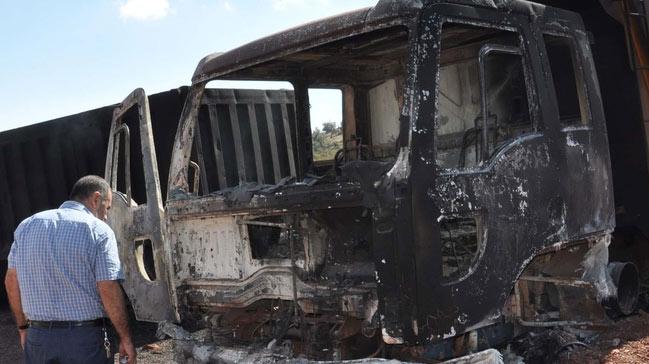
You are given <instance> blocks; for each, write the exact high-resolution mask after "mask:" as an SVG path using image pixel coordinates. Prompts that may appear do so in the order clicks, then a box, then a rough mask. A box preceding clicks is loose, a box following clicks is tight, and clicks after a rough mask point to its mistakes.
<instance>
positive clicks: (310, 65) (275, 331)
mask: <svg viewBox="0 0 649 364" xmlns="http://www.w3.org/2000/svg"><path fill="white" fill-rule="evenodd" d="M219 82H225V83H224V84H226V85H227V84H228V82H230V85H237V87H236V88H232V87H227V88H223V87H221V86H219ZM270 83H275V85H274V86H273V88H272V89H271V88H269V87H268V85H269V84H270ZM241 85H244V86H241ZM321 89H326V90H334V91H336V92H337V95H339V96H338V99H337V100H335V102H334V103H333V104H331V105H326V106H325V109H326V108H327V107H328V108H332V109H333V108H338V109H340V115H341V119H342V120H340V140H339V141H338V143H339V144H336V145H337V147H336V150H334V152H331V153H329V154H328V155H326V156H325V157H324V158H321V159H317V158H315V157H314V146H313V144H314V133H315V129H314V127H313V125H312V119H315V116H316V115H314V114H313V106H312V105H313V102H312V101H315V100H311V99H312V98H313V99H315V98H316V97H315V96H314V95H315V91H316V90H321ZM129 113H130V115H132V117H135V118H137V120H139V130H138V134H139V137H140V138H141V140H142V142H141V146H142V149H141V155H142V164H143V167H142V168H143V173H144V174H145V177H146V178H145V180H146V182H147V183H146V201H137V202H136V201H134V200H133V199H132V196H131V192H130V187H129V186H130V182H129V178H130V177H129V175H130V173H131V172H130V171H131V167H130V159H131V155H132V154H131V152H130V151H129V150H128V147H127V146H128V145H129V143H128V142H125V140H126V139H127V138H130V131H128V128H125V127H123V125H124V119H125V118H126V115H129ZM154 127H155V125H154V123H152V120H151V118H150V116H149V111H148V102H147V99H146V95H145V94H144V93H143V91H141V90H136V91H135V92H134V93H133V94H132V95H131V96H129V97H128V98H127V99H126V100H125V102H124V103H123V104H122V105H121V106H120V107H119V108H118V109H117V110H116V112H115V115H114V121H113V127H112V131H111V139H110V141H109V148H108V150H109V153H108V157H107V163H106V176H107V178H108V180H109V181H111V183H112V185H113V187H114V189H115V190H116V191H117V192H120V193H118V194H117V197H115V201H114V203H113V206H114V207H113V210H114V212H113V214H112V217H111V221H110V223H111V226H112V227H113V228H114V229H115V232H116V235H117V237H118V240H119V244H120V249H121V252H120V254H121V258H122V260H123V262H124V268H125V271H126V273H127V280H126V282H125V284H124V287H125V291H126V293H127V295H128V297H129V299H130V301H131V304H132V306H133V308H134V311H135V314H136V316H137V317H138V318H139V319H144V320H149V321H164V320H171V321H181V322H183V323H185V324H187V325H191V323H192V322H193V323H196V322H208V324H209V325H211V327H212V328H213V330H221V332H227V333H228V335H231V336H233V337H236V338H237V339H241V340H247V341H254V340H260V339H267V340H271V339H273V338H275V339H278V338H285V337H290V338H294V339H295V340H297V341H300V342H303V343H304V344H303V345H301V346H300V345H296V346H295V347H294V350H295V351H296V352H300V351H301V352H302V353H306V354H307V355H309V356H311V357H315V358H332V357H334V358H355V357H363V356H367V355H369V354H371V353H373V352H375V351H376V350H377V347H378V346H379V345H383V343H384V344H388V345H392V346H400V345H406V346H416V345H423V344H428V343H435V342H442V341H444V340H446V339H449V338H455V337H458V336H462V335H464V334H466V333H470V332H474V331H475V330H478V329H481V328H484V327H489V326H492V325H494V324H497V323H503V322H509V323H512V322H514V323H517V324H523V325H524V324H526V323H527V324H529V323H532V325H534V323H537V324H538V323H548V322H549V323H550V324H552V322H554V323H557V322H561V321H565V320H567V318H566V317H567V315H568V312H569V311H570V310H571V309H572V310H574V308H575V302H583V301H584V300H589V302H590V303H588V304H583V306H582V307H587V308H588V309H587V310H586V311H587V312H586V313H581V314H580V315H579V319H578V321H582V322H585V323H601V322H604V321H606V320H607V319H606V317H605V315H604V312H605V307H602V306H601V305H600V303H601V302H608V300H609V299H610V298H614V299H617V296H616V295H617V287H618V283H619V282H617V281H614V280H613V279H611V276H610V274H609V273H608V271H607V269H608V264H609V259H608V247H609V243H610V237H611V233H612V232H613V230H614V228H615V209H614V202H613V185H612V176H611V165H610V158H609V150H608V147H609V144H608V140H607V129H606V120H605V116H604V111H603V107H602V100H601V95H600V90H599V86H598V82H597V76H596V71H595V67H594V63H593V57H592V54H591V50H590V42H589V39H588V35H587V33H586V31H585V29H584V25H583V23H582V21H581V18H580V17H579V16H578V15H577V14H575V13H572V12H569V11H564V10H560V9H557V8H552V7H546V6H543V5H538V4H534V3H529V2H525V1H511V2H507V3H506V4H504V3H503V4H501V3H499V2H496V3H493V2H484V1H470V0H453V1H412V2H406V1H390V0H381V1H379V2H378V4H377V5H376V6H374V7H372V8H366V9H360V10H357V11H354V12H350V13H346V14H342V15H339V16H335V17H332V18H327V19H324V20H320V21H316V22H313V23H309V24H305V25H303V26H300V27H296V28H293V29H289V30H287V31H284V32H280V33H277V34H274V35H271V36H268V37H266V38H262V39H259V40H257V41H254V42H252V43H249V44H247V45H244V46H242V47H240V48H237V49H234V50H231V51H229V52H226V53H223V54H214V55H209V56H207V57H205V58H204V59H203V60H201V62H200V63H199V65H198V67H197V68H196V71H195V72H194V76H193V78H192V85H191V87H190V89H189V93H188V97H187V99H186V103H185V106H184V109H183V112H182V115H181V118H180V122H179V125H178V130H177V134H176V139H175V144H174V146H173V151H172V155H171V164H170V166H169V174H168V183H167V191H166V194H165V195H166V201H164V202H163V198H162V196H163V194H162V193H161V187H160V178H159V173H158V167H157V162H156V154H155V147H154V145H153V144H154V143H153V139H152V137H151V130H152V128H154ZM319 131H320V130H318V132H319ZM624 267H626V269H627V270H630V271H631V273H629V274H631V275H633V269H634V268H633V267H630V266H628V265H627V266H624ZM629 267H630V268H629ZM636 276H637V272H636ZM575 282H577V283H575ZM636 284H637V282H636ZM576 292H577V293H576ZM541 296H545V297H550V298H549V299H546V300H545V301H543V302H541V299H540V298H539V297H541ZM636 297H637V292H636ZM575 299H576V300H577V301H575Z"/></svg>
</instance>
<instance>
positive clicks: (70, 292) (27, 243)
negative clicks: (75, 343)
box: [9, 201, 123, 321]
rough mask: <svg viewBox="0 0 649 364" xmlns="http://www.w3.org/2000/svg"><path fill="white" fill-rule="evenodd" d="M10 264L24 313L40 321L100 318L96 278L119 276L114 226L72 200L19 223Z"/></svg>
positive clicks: (99, 279) (102, 312) (29, 317)
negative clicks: (14, 270) (16, 276)
mask: <svg viewBox="0 0 649 364" xmlns="http://www.w3.org/2000/svg"><path fill="white" fill-rule="evenodd" d="M9 268H15V269H16V273H17V274H18V285H19V287H20V298H21V301H22V306H23V311H24V313H25V315H26V316H27V318H28V319H30V320H38V321H83V320H92V319H96V318H99V317H104V316H105V313H104V309H103V306H102V304H101V299H100V297H99V292H98V290H97V282H98V281H106V280H120V279H123V273H122V269H121V264H120V261H119V254H118V251H117V242H116V240H115V234H114V233H113V230H111V228H110V227H109V226H108V225H107V224H106V223H105V222H103V221H101V220H99V219H98V218H96V217H95V216H94V215H93V214H92V213H91V212H90V210H88V209H87V208H86V207H85V206H84V205H83V204H81V203H79V202H75V201H66V202H64V203H63V204H62V205H61V207H59V208H58V209H55V210H48V211H43V212H40V213H37V214H35V215H33V216H31V217H29V218H27V219H25V220H24V221H23V222H22V223H20V225H19V226H18V228H17V229H16V231H15V232H14V242H13V244H12V246H11V251H10V253H9Z"/></svg>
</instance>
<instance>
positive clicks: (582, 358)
mask: <svg viewBox="0 0 649 364" xmlns="http://www.w3.org/2000/svg"><path fill="white" fill-rule="evenodd" d="M134 326H135V327H134V328H133V331H134V337H135V344H136V346H137V351H138V362H139V363H143V364H166V363H172V362H173V359H172V358H173V355H172V343H171V340H169V339H167V340H158V339H157V338H156V337H155V331H156V326H155V325H154V324H150V323H144V322H138V323H137V324H135V325H134ZM588 336H589V339H586V340H581V341H580V342H583V343H585V344H574V343H573V344H570V345H566V346H565V347H559V348H558V349H557V348H556V347H555V348H547V347H544V348H540V349H539V351H540V354H541V355H539V357H540V358H537V359H534V360H529V359H528V360H526V361H525V363H527V364H534V363H543V364H546V363H567V364H573V363H574V364H577V363H579V364H582V363H602V364H640V363H649V314H647V313H645V312H643V311H640V312H639V313H637V314H636V315H633V316H630V317H627V318H624V319H621V320H619V321H617V322H616V323H615V324H614V325H612V326H610V327H607V328H605V329H603V330H602V331H595V332H590V333H588ZM20 362H22V353H21V349H20V346H19V343H18V334H17V333H16V329H15V326H14V323H13V319H12V317H11V313H10V311H9V309H8V308H7V307H1V308H0V363H8V364H9V363H20ZM506 362H508V361H507V360H506ZM510 362H513V361H510ZM517 363H519V364H520V363H521V362H520V361H517Z"/></svg>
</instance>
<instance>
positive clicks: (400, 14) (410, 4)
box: [192, 0, 545, 84]
mask: <svg viewBox="0 0 649 364" xmlns="http://www.w3.org/2000/svg"><path fill="white" fill-rule="evenodd" d="M436 3H439V4H441V3H448V4H459V5H470V6H473V7H488V8H506V9H508V10H509V11H513V12H517V13H527V14H532V13H535V12H537V11H538V10H539V9H543V8H545V6H544V5H540V4H536V3H532V2H529V1H522V0H411V1H407V0H380V1H379V2H378V3H377V4H376V5H375V6H374V7H368V8H362V9H358V10H355V11H351V12H347V13H343V14H339V15H335V16H332V17H328V18H324V19H320V20H316V21H313V22H310V23H306V24H303V25H300V26H297V27H294V28H290V29H287V30H284V31H281V32H278V33H275V34H272V35H269V36H266V37H263V38H260V39H257V40H255V41H252V42H250V43H247V44H245V45H243V46H240V47H237V48H235V49H232V50H230V51H228V52H225V53H212V54H210V55H208V56H206V57H204V58H203V59H202V60H201V61H200V62H199V64H198V66H197V67H196V71H195V72H194V75H193V77H192V84H196V83H201V82H204V81H207V80H209V79H211V78H214V77H217V76H220V75H223V74H227V73H230V72H234V71H237V70H241V69H244V68H247V67H250V66H253V65H256V64H259V63H263V62H266V61H268V60H271V59H275V58H277V57H282V56H285V55H289V54H292V53H295V52H299V51H301V50H305V49H309V48H312V47H315V46H318V45H321V44H325V43H329V42H331V41H334V40H337V39H340V38H343V37H347V36H349V35H355V34H360V33H364V32H367V31H370V30H372V29H376V28H379V27H385V26H391V25H403V24H407V23H408V22H410V21H413V19H414V15H415V14H416V13H417V12H418V11H419V10H421V9H422V8H423V7H424V6H425V5H430V4H436Z"/></svg>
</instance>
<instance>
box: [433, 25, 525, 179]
mask: <svg viewBox="0 0 649 364" xmlns="http://www.w3.org/2000/svg"><path fill="white" fill-rule="evenodd" d="M520 44H521V42H520V37H519V35H518V34H517V33H515V32H512V31H507V30H499V29H491V28H483V27H476V26H469V25H462V24H452V23H447V24H445V25H444V28H443V31H442V44H441V54H440V67H439V85H438V100H439V101H438V108H437V114H436V145H437V157H436V161H437V165H438V166H439V167H440V168H442V169H465V168H473V167H477V166H480V165H481V164H483V163H484V162H486V161H488V160H489V159H490V158H491V157H492V156H493V155H494V154H495V153H496V152H497V151H498V150H499V149H500V148H501V147H502V146H504V145H506V144H508V143H509V142H510V141H512V140H514V139H516V138H517V137H519V136H520V135H522V134H525V133H529V132H531V131H533V130H534V128H533V123H532V118H531V116H530V111H529V105H528V92H527V85H526V78H525V67H524V62H523V57H522V52H521V48H520ZM481 53H482V56H481ZM485 110H486V117H484V116H483V114H484V113H485Z"/></svg>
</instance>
